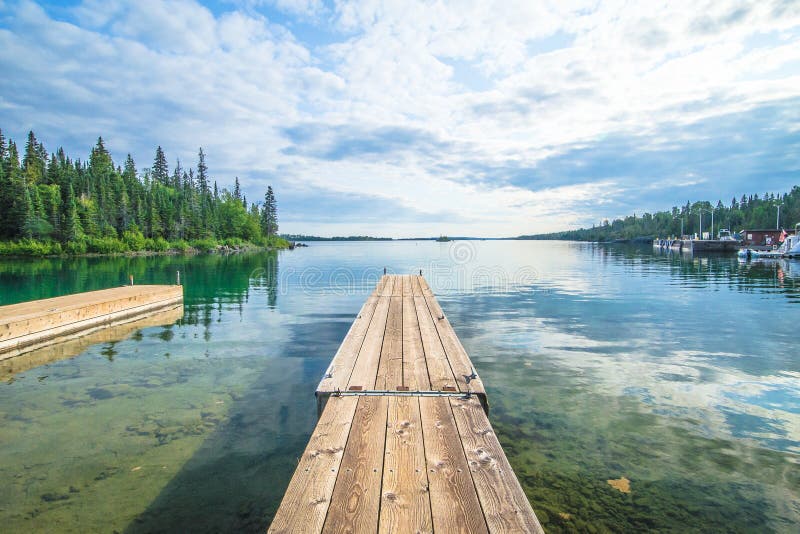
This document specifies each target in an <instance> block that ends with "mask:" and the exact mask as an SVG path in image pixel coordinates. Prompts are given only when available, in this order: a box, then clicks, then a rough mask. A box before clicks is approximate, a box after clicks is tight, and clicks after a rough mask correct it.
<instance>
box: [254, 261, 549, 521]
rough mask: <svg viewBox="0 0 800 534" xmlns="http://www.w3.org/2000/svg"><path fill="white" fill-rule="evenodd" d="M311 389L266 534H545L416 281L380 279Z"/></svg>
mask: <svg viewBox="0 0 800 534" xmlns="http://www.w3.org/2000/svg"><path fill="white" fill-rule="evenodd" d="M316 393H317V398H318V399H319V401H320V405H321V406H320V407H321V410H322V413H321V416H320V419H319V422H318V424H317V427H316V428H315V430H314V432H313V434H312V435H311V439H310V441H309V443H308V446H307V447H306V450H305V452H304V453H303V456H302V457H301V458H300V460H299V464H298V466H297V469H296V470H295V472H294V476H293V477H292V479H291V482H290V483H289V487H288V489H287V490H286V494H285V495H284V497H283V500H282V502H281V505H280V507H279V509H278V511H277V513H276V515H275V518H274V519H273V522H272V525H271V526H270V528H269V532H271V533H289V532H291V533H301V532H302V533H311V534H313V533H319V532H382V533H383V532H385V533H426V532H439V533H443V534H444V533H447V534H449V533H451V532H459V533H466V532H475V533H478V532H480V533H486V532H498V533H499V532H536V533H541V532H543V530H542V527H541V525H540V524H539V521H538V519H537V518H536V515H535V513H534V511H533V509H532V507H531V505H530V503H529V502H528V499H527V497H526V496H525V493H524V492H523V490H522V487H521V486H520V484H519V481H518V480H517V477H516V475H515V474H514V471H513V470H512V468H511V466H510V465H509V463H508V459H507V458H506V456H505V453H504V452H503V449H502V447H501V446H500V443H499V442H498V440H497V437H496V436H495V434H494V431H493V429H492V425H491V424H490V423H489V419H488V417H487V403H486V392H485V390H484V386H483V382H482V381H481V378H480V377H479V376H478V375H477V373H476V372H475V369H474V368H473V366H472V363H471V361H470V359H469V357H468V355H467V353H466V351H465V350H464V347H463V346H462V345H461V342H460V341H459V340H458V337H457V336H456V334H455V332H454V331H453V328H452V326H451V325H450V322H449V321H448V320H447V317H445V315H444V312H443V311H442V309H441V307H440V306H439V304H438V302H437V301H436V298H435V297H434V296H433V292H432V291H431V289H430V288H429V287H428V284H427V283H426V282H425V279H424V278H423V277H421V276H411V275H408V276H392V275H389V276H384V277H383V278H382V279H381V280H380V282H379V283H378V285H377V287H376V289H375V291H374V292H373V293H372V295H371V296H370V297H369V298H368V299H367V301H366V302H365V303H364V306H363V307H362V308H361V311H360V312H359V314H358V316H357V318H356V319H355V321H354V322H353V325H352V327H351V328H350V331H349V332H348V334H347V336H346V337H345V339H344V341H343V342H342V344H341V347H340V348H339V350H338V352H337V353H336V356H335V357H334V359H333V361H332V362H331V365H330V367H329V368H328V371H327V372H326V374H325V376H324V377H323V379H322V381H321V382H320V384H319V387H318V389H317V392H316Z"/></svg>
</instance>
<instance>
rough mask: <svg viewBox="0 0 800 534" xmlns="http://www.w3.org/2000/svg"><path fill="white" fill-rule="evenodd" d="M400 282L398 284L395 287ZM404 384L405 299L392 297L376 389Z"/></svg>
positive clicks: (392, 387) (394, 387) (391, 387)
mask: <svg viewBox="0 0 800 534" xmlns="http://www.w3.org/2000/svg"><path fill="white" fill-rule="evenodd" d="M399 285H400V284H396V285H395V287H397V286H399ZM402 385H403V299H402V297H396V298H395V297H392V299H391V301H390V302H389V315H388V317H387V319H386V330H385V332H384V334H383V346H382V347H381V359H380V363H379V365H378V376H377V378H376V379H375V389H392V390H396V389H397V388H398V387H399V386H402Z"/></svg>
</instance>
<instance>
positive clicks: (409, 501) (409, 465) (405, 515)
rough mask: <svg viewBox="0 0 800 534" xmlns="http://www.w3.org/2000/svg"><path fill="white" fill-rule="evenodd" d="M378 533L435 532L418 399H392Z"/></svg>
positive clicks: (387, 425) (387, 426) (387, 429)
mask: <svg viewBox="0 0 800 534" xmlns="http://www.w3.org/2000/svg"><path fill="white" fill-rule="evenodd" d="M378 532H381V533H386V534H401V533H409V534H410V533H429V532H433V522H432V518H431V502H430V492H429V491H428V470H427V468H426V465H425V445H424V441H423V436H422V423H421V421H420V415H419V399H418V398H412V397H391V398H390V399H389V416H388V420H387V423H386V454H385V459H384V463H383V490H382V495H381V514H380V522H379V528H378Z"/></svg>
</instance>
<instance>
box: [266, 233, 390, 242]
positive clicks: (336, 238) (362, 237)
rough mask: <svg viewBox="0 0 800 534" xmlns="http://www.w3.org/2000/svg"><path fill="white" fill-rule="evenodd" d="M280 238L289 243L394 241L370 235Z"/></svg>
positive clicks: (295, 235) (294, 235) (284, 235)
mask: <svg viewBox="0 0 800 534" xmlns="http://www.w3.org/2000/svg"><path fill="white" fill-rule="evenodd" d="M280 237H281V238H283V239H286V240H287V241H393V239H392V238H391V237H371V236H368V235H350V236H334V237H320V236H316V235H303V234H281V236H280Z"/></svg>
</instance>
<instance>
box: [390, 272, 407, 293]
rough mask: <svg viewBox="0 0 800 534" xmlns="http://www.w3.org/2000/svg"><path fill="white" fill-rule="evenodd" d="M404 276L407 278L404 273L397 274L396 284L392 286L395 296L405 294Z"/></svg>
mask: <svg viewBox="0 0 800 534" xmlns="http://www.w3.org/2000/svg"><path fill="white" fill-rule="evenodd" d="M403 278H405V276H404V275H396V276H395V277H394V286H393V288H392V296H393V297H402V296H403Z"/></svg>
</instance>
